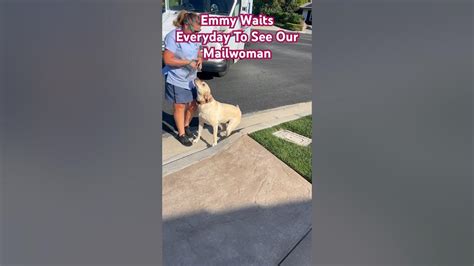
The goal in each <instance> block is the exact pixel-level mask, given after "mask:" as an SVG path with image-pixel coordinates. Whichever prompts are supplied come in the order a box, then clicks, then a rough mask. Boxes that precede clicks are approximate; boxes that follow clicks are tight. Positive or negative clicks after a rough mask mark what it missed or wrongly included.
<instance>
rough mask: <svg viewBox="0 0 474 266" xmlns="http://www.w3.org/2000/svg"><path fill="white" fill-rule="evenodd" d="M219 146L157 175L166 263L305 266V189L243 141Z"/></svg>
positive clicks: (307, 215)
mask: <svg viewBox="0 0 474 266" xmlns="http://www.w3.org/2000/svg"><path fill="white" fill-rule="evenodd" d="M284 109H285V108H284ZM296 109H298V108H296ZM286 110H287V111H288V110H289V109H286ZM280 111H282V110H280ZM276 113H278V112H276ZM268 116H270V117H273V118H275V116H274V115H269V114H260V115H258V116H256V117H254V116H251V117H253V118H254V122H253V123H256V122H255V121H263V120H261V119H260V118H262V117H267V118H269V117H268ZM257 118H259V119H257ZM293 118H294V117H293ZM280 119H283V118H282V117H280ZM287 119H289V117H287ZM277 120H278V119H277ZM250 121H251V119H250V118H249V119H247V123H248V124H247V125H250V124H252V123H250ZM273 122H274V121H273ZM273 122H272V121H271V120H270V119H268V120H266V122H265V123H273ZM262 123H263V122H261V123H257V124H256V125H254V128H259V127H261V126H263V125H261V124H262ZM274 123H277V122H274ZM266 125H267V126H269V125H270V124H266ZM247 129H248V128H247ZM218 146H221V147H222V148H221V149H220V150H219V151H218V152H217V153H216V154H214V155H213V156H211V157H208V158H206V159H203V160H200V161H199V162H198V163H195V164H193V165H191V166H188V167H185V168H184V169H182V170H179V171H175V172H174V173H172V174H168V175H164V176H163V208H162V211H163V213H162V215H163V262H164V264H165V265H278V264H279V263H282V264H281V265H307V263H308V262H310V259H311V258H310V257H306V258H301V255H302V256H307V255H306V254H308V252H307V251H308V243H309V244H310V242H311V241H310V240H309V241H308V239H310V237H308V232H309V231H310V230H311V217H312V215H311V195H312V186H311V184H310V183H309V182H307V181H306V180H305V179H304V178H303V177H301V176H300V175H298V174H297V173H296V172H295V171H294V170H293V169H291V168H290V167H288V166H287V165H286V164H284V163H283V162H281V161H280V160H278V159H277V158H276V157H275V156H274V155H273V154H271V153H270V152H269V151H267V150H266V149H265V148H263V147H262V146H261V145H259V144H258V143H257V142H255V141H254V140H253V139H251V138H250V137H249V136H247V135H239V136H238V137H237V140H235V141H233V142H232V143H228V145H226V146H225V147H223V145H221V144H218ZM181 160H182V159H181ZM309 247H310V245H309Z"/></svg>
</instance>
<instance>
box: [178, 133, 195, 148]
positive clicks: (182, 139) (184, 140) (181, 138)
mask: <svg viewBox="0 0 474 266" xmlns="http://www.w3.org/2000/svg"><path fill="white" fill-rule="evenodd" d="M178 140H179V142H181V144H183V145H184V146H187V147H189V146H192V145H193V143H192V142H191V141H190V140H189V139H188V137H186V135H181V136H178Z"/></svg>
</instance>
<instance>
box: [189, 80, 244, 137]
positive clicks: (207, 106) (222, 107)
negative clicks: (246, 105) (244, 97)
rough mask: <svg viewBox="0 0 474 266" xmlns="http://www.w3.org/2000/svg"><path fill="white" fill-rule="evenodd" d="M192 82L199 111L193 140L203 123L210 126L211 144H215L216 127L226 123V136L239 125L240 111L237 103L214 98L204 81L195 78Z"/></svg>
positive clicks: (200, 130) (199, 133) (199, 132)
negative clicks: (232, 103)
mask: <svg viewBox="0 0 474 266" xmlns="http://www.w3.org/2000/svg"><path fill="white" fill-rule="evenodd" d="M194 84H195V85H196V88H197V99H196V100H197V102H198V111H199V128H198V135H197V137H196V138H195V139H194V140H193V142H194V143H197V142H198V141H199V139H200V138H201V132H202V128H203V127H204V124H208V125H211V126H212V133H213V136H214V142H213V143H212V146H215V145H217V130H218V127H221V125H226V127H225V130H226V136H227V137H228V136H230V134H231V133H232V131H233V130H234V129H235V128H236V127H237V126H238V125H239V123H240V119H241V118H242V112H241V111H240V108H239V106H238V105H236V106H234V105H230V104H226V103H220V102H218V101H216V100H214V98H213V97H212V94H211V88H209V85H208V84H207V83H206V82H204V81H202V80H200V79H198V78H196V79H195V80H194Z"/></svg>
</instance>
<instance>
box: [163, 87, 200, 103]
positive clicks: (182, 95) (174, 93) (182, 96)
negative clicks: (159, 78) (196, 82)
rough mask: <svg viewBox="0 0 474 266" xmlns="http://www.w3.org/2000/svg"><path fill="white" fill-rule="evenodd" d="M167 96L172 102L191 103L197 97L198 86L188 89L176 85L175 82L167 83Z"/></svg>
mask: <svg viewBox="0 0 474 266" xmlns="http://www.w3.org/2000/svg"><path fill="white" fill-rule="evenodd" d="M165 97H166V100H167V101H169V102H171V103H190V102H192V101H193V100H194V99H196V97H197V92H196V88H193V89H192V90H187V89H185V88H181V87H178V86H175V85H173V84H169V83H168V82H166V83H165Z"/></svg>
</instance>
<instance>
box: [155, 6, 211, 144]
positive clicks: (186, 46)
mask: <svg viewBox="0 0 474 266" xmlns="http://www.w3.org/2000/svg"><path fill="white" fill-rule="evenodd" d="M173 24H174V25H175V26H176V29H174V30H172V31H171V32H169V33H168V34H167V35H166V37H165V51H164V53H163V60H164V62H165V65H166V66H165V68H164V69H163V73H164V74H165V76H166V83H165V96H166V99H167V100H168V101H170V102H171V103H173V110H174V111H173V117H174V121H175V123H176V127H177V129H178V140H179V142H181V144H183V145H185V146H191V145H192V141H191V140H190V139H189V138H192V137H193V134H192V133H191V131H190V130H189V123H190V122H191V119H192V118H193V114H194V111H195V110H196V107H197V104H196V88H195V86H194V79H195V78H196V74H197V69H200V68H201V65H202V53H201V51H200V46H201V45H200V44H199V43H192V42H187V43H186V42H180V43H178V42H176V30H182V31H183V32H184V33H187V34H190V33H197V32H199V31H201V24H200V21H199V15H197V14H195V13H191V12H186V11H181V12H180V13H179V14H178V17H177V19H176V20H175V21H174V22H173Z"/></svg>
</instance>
